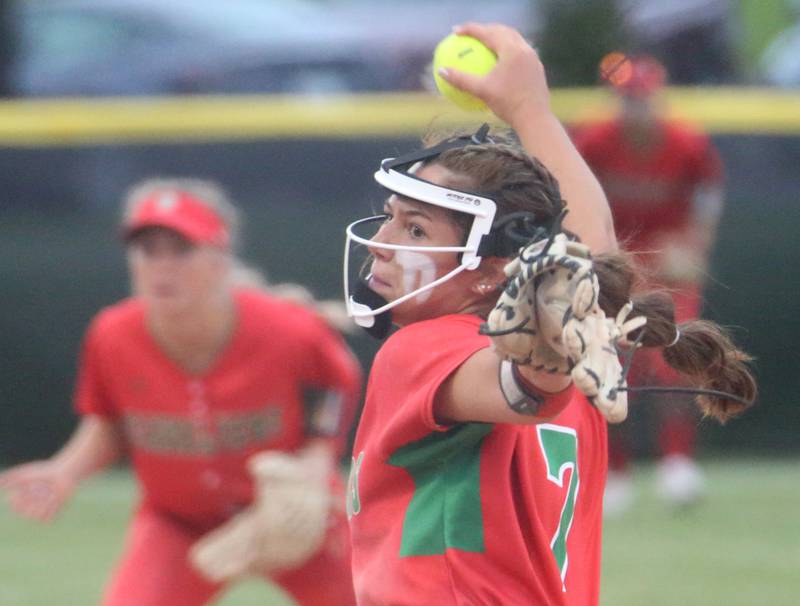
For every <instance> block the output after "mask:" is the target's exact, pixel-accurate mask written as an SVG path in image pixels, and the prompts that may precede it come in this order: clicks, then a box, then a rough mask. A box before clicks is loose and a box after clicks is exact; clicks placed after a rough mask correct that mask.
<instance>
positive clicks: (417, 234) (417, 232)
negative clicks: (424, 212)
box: [408, 223, 427, 240]
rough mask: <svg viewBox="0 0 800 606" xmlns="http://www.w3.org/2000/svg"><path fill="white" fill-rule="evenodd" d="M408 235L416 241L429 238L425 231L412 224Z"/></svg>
mask: <svg viewBox="0 0 800 606" xmlns="http://www.w3.org/2000/svg"><path fill="white" fill-rule="evenodd" d="M408 233H410V234H411V237H412V238H414V239H415V240H419V239H422V238H424V237H426V236H427V234H426V233H425V230H424V229H422V228H421V227H420V226H419V225H416V224H414V223H412V224H411V225H410V226H409V228H408Z"/></svg>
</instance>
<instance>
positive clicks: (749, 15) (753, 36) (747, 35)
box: [736, 0, 800, 76]
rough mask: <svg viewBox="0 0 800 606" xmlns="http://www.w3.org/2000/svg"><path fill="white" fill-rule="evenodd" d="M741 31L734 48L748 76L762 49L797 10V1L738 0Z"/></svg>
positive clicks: (791, 21) (788, 23)
mask: <svg viewBox="0 0 800 606" xmlns="http://www.w3.org/2000/svg"><path fill="white" fill-rule="evenodd" d="M736 9H737V10H738V17H739V22H740V29H741V34H740V35H739V36H737V37H736V40H737V42H738V47H739V48H738V49H737V50H738V51H739V54H740V57H741V60H742V61H743V63H744V64H745V67H746V68H747V69H748V70H749V71H750V75H751V76H752V75H753V73H754V72H755V70H756V66H757V64H758V60H759V58H760V57H761V53H762V52H763V51H764V49H765V48H766V47H767V46H768V45H769V43H770V42H772V41H773V40H774V39H775V36H776V35H778V34H779V33H780V32H781V31H783V30H784V29H786V28H787V27H790V26H791V24H792V23H793V22H794V18H795V16H797V15H798V13H800V2H790V0H769V1H768V2H764V1H763V0H739V2H738V3H737V4H736Z"/></svg>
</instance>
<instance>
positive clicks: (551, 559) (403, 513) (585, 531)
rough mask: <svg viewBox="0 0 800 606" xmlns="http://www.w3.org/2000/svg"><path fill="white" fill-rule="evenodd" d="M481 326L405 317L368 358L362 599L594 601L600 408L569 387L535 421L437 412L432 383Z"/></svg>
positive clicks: (355, 499)
mask: <svg viewBox="0 0 800 606" xmlns="http://www.w3.org/2000/svg"><path fill="white" fill-rule="evenodd" d="M479 324H480V319H479V318H477V317H475V316H469V315H451V316H444V317H441V318H437V319H434V320H428V321H424V322H418V323H415V324H411V325H409V326H407V327H404V328H402V329H400V330H399V331H398V332H396V333H395V334H394V335H392V336H391V338H389V340H388V341H387V342H386V343H385V344H384V346H383V347H382V348H381V350H380V351H379V352H378V355H377V356H376V357H375V361H374V364H373V367H372V372H371V376H370V381H369V385H368V388H367V398H366V403H365V408H364V411H363V414H362V417H361V421H360V424H359V428H358V433H357V435H356V441H355V447H354V454H353V466H352V470H351V479H350V485H349V487H348V514H349V516H350V529H351V537H352V543H353V575H354V583H355V588H356V595H357V598H358V603H359V604H360V605H361V606H379V605H389V604H391V605H392V606H405V605H408V606H412V605H413V606H418V605H419V604H436V605H437V606H448V605H451V604H452V605H455V604H458V605H471V606H472V605H477V604H503V605H506V606H514V605H523V604H524V605H526V606H529V605H531V604H536V605H553V606H567V605H573V606H577V605H580V606H591V605H592V604H597V601H598V594H599V584H600V535H601V527H602V497H603V488H604V485H605V476H606V463H607V453H606V424H605V421H604V420H603V418H602V416H601V415H600V414H599V412H598V411H597V410H595V409H594V407H592V406H591V405H590V404H589V403H588V402H587V400H586V399H585V398H584V397H583V395H581V394H579V393H578V392H577V391H572V392H571V393H572V394H573V395H572V396H571V399H570V401H569V403H568V404H567V405H566V408H565V409H564V410H563V412H562V413H560V414H559V415H558V416H557V417H556V418H555V419H553V420H552V421H551V422H548V423H543V424H539V425H509V424H497V425H492V424H486V423H460V424H456V425H452V426H447V427H442V426H439V425H437V424H436V421H435V420H434V416H433V402H434V397H435V394H436V392H437V390H438V389H439V386H440V385H441V384H442V383H443V382H444V381H445V379H446V378H447V377H448V376H449V375H450V374H451V373H452V372H453V371H454V370H456V369H457V368H458V367H459V366H460V365H461V364H462V363H463V362H464V361H465V360H466V359H467V358H469V357H470V356H471V355H472V354H474V353H475V352H476V351H478V350H480V349H482V348H484V347H488V346H489V340H488V338H487V337H484V336H481V335H479V334H478V326H479Z"/></svg>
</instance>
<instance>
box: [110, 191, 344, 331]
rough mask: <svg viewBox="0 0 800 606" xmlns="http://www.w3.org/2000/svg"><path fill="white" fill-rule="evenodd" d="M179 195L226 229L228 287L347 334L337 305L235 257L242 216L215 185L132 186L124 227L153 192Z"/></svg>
mask: <svg viewBox="0 0 800 606" xmlns="http://www.w3.org/2000/svg"><path fill="white" fill-rule="evenodd" d="M161 191H181V192H184V193H187V194H189V195H191V196H192V197H193V198H195V199H196V200H197V201H198V202H200V203H201V204H203V205H205V206H207V207H208V208H210V209H211V210H213V211H214V212H216V213H217V214H218V215H219V217H220V218H221V219H222V221H223V223H225V226H226V227H227V229H228V233H229V237H230V247H231V251H232V252H231V259H232V263H231V273H230V283H231V285H233V286H234V287H237V288H255V289H259V290H263V291H265V292H268V293H270V294H271V295H273V296H275V297H278V298H280V299H286V300H288V301H293V302H294V303H297V304H299V305H303V306H305V307H308V308H310V309H313V310H314V311H316V312H317V314H319V315H320V316H321V317H322V318H323V319H324V320H325V321H326V322H327V323H328V324H330V325H331V326H332V327H334V328H336V329H337V330H339V331H341V332H350V331H353V330H354V329H355V324H354V323H353V322H352V320H350V318H349V317H348V316H347V312H346V310H345V307H344V305H343V304H342V303H341V302H339V301H330V300H324V301H319V300H317V299H315V298H314V295H313V294H312V293H311V291H310V290H308V289H307V288H306V287H305V286H302V285H300V284H296V283H293V282H286V283H282V284H271V283H270V282H269V281H268V280H267V277H266V275H265V274H264V272H263V271H261V270H259V269H257V268H256V267H253V266H252V265H250V264H248V263H246V262H244V261H243V260H242V259H241V258H239V256H238V255H237V254H236V251H238V250H239V246H240V244H241V213H240V212H239V209H238V208H237V207H236V205H235V204H234V203H233V200H232V199H231V197H230V196H229V195H228V193H227V192H226V191H225V190H224V189H223V188H222V187H221V186H220V185H218V184H217V183H215V182H214V181H210V180H207V179H197V178H193V177H177V178H165V177H155V178H151V179H146V180H144V181H140V182H139V183H136V184H134V185H133V186H132V187H131V188H130V189H129V190H128V191H127V193H126V194H125V198H124V200H125V201H124V205H123V216H122V221H123V223H124V222H126V221H127V220H128V219H129V218H130V217H131V216H132V215H133V213H134V212H135V210H136V208H137V206H138V205H139V204H140V203H141V202H142V200H145V199H147V198H149V197H150V196H151V195H152V194H153V193H155V192H161Z"/></svg>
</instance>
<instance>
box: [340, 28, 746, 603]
mask: <svg viewBox="0 0 800 606" xmlns="http://www.w3.org/2000/svg"><path fill="white" fill-rule="evenodd" d="M457 31H458V32H460V33H465V34H469V35H472V36H475V37H476V38H478V39H480V40H481V41H482V42H484V43H485V44H486V45H487V46H489V47H490V48H491V49H492V50H494V51H495V52H496V53H497V55H498V57H499V60H498V63H497V66H496V67H495V68H494V70H493V71H492V72H490V73H489V74H488V75H487V76H485V77H471V76H468V75H466V74H459V73H456V72H454V71H451V72H446V73H444V74H443V76H445V77H447V79H448V80H449V81H450V82H452V83H453V84H454V85H456V86H458V87H459V88H462V89H465V90H467V91H468V92H471V93H473V94H476V95H477V96H479V97H480V98H482V99H483V100H484V101H486V103H487V104H488V106H489V107H490V108H491V109H492V111H494V113H495V114H496V115H497V116H498V117H500V118H501V119H503V120H504V121H506V122H507V123H508V124H509V125H511V126H512V127H514V128H515V129H516V130H517V133H518V134H519V136H520V139H521V141H522V143H523V144H524V145H525V149H526V150H527V152H528V153H530V154H533V155H534V156H535V157H536V158H538V159H539V160H541V161H542V162H541V163H540V162H539V160H537V159H534V158H532V157H531V156H529V155H528V154H527V153H526V152H525V151H523V150H522V149H521V148H520V147H519V146H518V145H516V144H514V143H511V142H510V140H508V139H506V138H494V135H492V134H488V135H487V131H486V129H485V128H481V129H479V130H478V132H476V133H475V134H474V135H471V136H470V135H466V136H463V137H457V138H450V139H445V140H444V141H441V142H438V143H436V144H434V145H433V146H431V147H428V148H426V149H423V150H420V151H419V152H412V153H410V154H407V155H404V156H401V157H399V158H395V159H391V160H385V161H384V162H383V163H382V165H381V168H380V169H379V170H378V171H377V172H376V180H377V181H378V182H379V183H380V184H381V185H383V186H384V187H386V188H387V189H388V190H389V193H390V195H389V197H388V199H387V200H386V203H385V206H384V213H385V214H384V215H382V216H378V217H372V218H369V219H363V220H361V221H357V222H355V223H354V224H352V225H351V226H350V227H348V229H347V233H348V255H347V257H346V261H345V263H346V265H347V263H348V261H352V260H353V259H354V256H355V254H356V253H357V252H358V251H359V247H358V246H357V245H356V244H360V245H363V246H365V248H366V252H368V253H369V256H368V257H367V268H368V274H367V275H366V276H365V277H364V280H363V281H362V282H359V283H354V284H353V286H354V288H353V290H352V291H350V284H349V282H348V281H346V282H347V288H348V292H352V297H351V298H348V301H349V310H350V313H351V314H352V315H353V316H354V317H355V318H356V320H357V322H359V323H360V324H361V325H362V326H365V327H366V328H367V329H368V330H369V331H370V332H371V333H372V334H373V335H375V336H385V334H386V333H387V332H388V329H389V327H390V323H394V324H396V325H399V326H400V328H399V330H397V331H396V332H394V333H393V334H392V335H391V336H390V337H389V338H388V340H387V341H386V343H385V344H384V345H383V346H382V348H381V349H380V351H379V352H378V354H377V356H376V357H375V360H374V364H373V366H372V370H371V373H370V379H369V384H368V388H367V397H366V403H365V407H364V411H363V414H362V417H361V420H360V423H359V427H358V431H357V435H356V440H355V445H354V451H353V463H352V467H351V476H350V482H349V486H348V513H349V515H350V528H351V536H352V541H353V575H354V584H355V587H356V594H357V597H358V600H359V604H361V605H363V606H376V605H388V604H392V605H393V606H405V605H417V604H437V605H441V606H444V605H449V604H506V605H522V604H526V605H527V604H548V605H556V606H557V605H567V604H571V605H581V606H587V605H592V604H597V603H598V594H599V582H600V535H601V527H602V497H603V487H604V482H605V474H606V447H607V437H606V421H605V419H604V418H603V415H602V414H601V413H600V411H599V409H598V408H595V407H594V406H592V405H591V404H590V403H589V401H588V400H587V398H586V397H585V396H584V395H583V394H582V393H580V392H578V391H577V390H575V389H573V388H572V386H571V384H570V383H571V381H570V375H569V374H568V373H569V371H567V374H564V373H561V372H549V371H546V370H544V371H543V370H537V369H536V368H535V366H534V365H533V362H530V363H512V362H510V361H509V360H508V359H507V358H506V359H504V360H503V361H501V358H500V356H499V355H498V354H497V353H496V351H495V350H494V349H493V348H492V347H491V345H492V341H491V340H490V338H489V337H486V336H482V335H481V334H479V332H478V331H479V326H481V324H482V321H484V320H485V319H486V318H487V314H489V312H490V310H492V307H493V306H494V305H495V303H496V302H497V300H498V295H499V294H500V292H501V290H502V288H503V285H504V284H505V282H506V275H505V273H504V266H505V265H506V263H507V262H508V261H509V259H511V258H513V257H515V256H516V254H517V251H518V249H519V246H520V241H519V237H522V239H523V241H526V240H527V238H528V237H529V236H530V235H531V233H536V228H540V227H541V228H549V229H555V227H554V225H553V224H554V222H557V221H558V220H559V216H560V214H561V212H562V209H563V206H564V200H562V194H563V196H564V199H566V203H567V206H568V208H569V209H570V213H569V214H568V215H567V225H568V227H569V229H571V230H574V231H575V232H577V233H578V234H581V235H582V236H583V237H584V239H585V240H586V241H587V242H590V243H591V245H592V247H593V248H594V250H595V251H597V252H598V253H608V254H605V255H599V256H596V257H595V268H596V271H597V272H598V277H599V278H600V293H601V299H602V303H603V306H604V307H605V308H606V311H607V312H608V313H611V314H615V313H616V312H617V310H619V309H620V308H622V307H623V306H624V305H625V303H627V302H628V300H629V297H630V296H631V292H630V286H631V279H632V274H631V269H630V267H629V266H628V265H626V263H625V259H624V257H619V256H618V255H616V254H615V253H614V252H613V251H614V250H615V248H616V242H615V239H614V232H613V229H612V227H611V223H610V217H609V211H608V208H607V205H606V202H605V199H604V197H603V193H602V190H601V189H600V187H599V186H598V184H597V182H596V181H595V179H594V177H593V176H592V174H591V172H590V171H589V170H588V169H587V167H586V165H585V164H584V162H583V160H582V159H581V157H580V155H579V154H578V153H577V151H576V150H575V148H574V147H573V146H572V144H571V142H570V139H569V137H568V136H567V135H566V134H565V131H564V130H563V128H562V126H561V125H560V123H559V122H558V121H557V119H556V118H555V117H554V115H553V113H552V112H551V110H550V107H549V99H548V90H547V85H546V81H545V77H544V70H543V68H542V65H541V63H540V62H539V59H538V57H537V55H536V53H535V51H534V50H533V49H532V48H531V47H530V46H529V45H528V44H527V43H526V42H525V40H524V39H523V38H522V37H521V36H520V35H519V34H518V33H517V32H516V31H514V30H512V29H510V28H507V27H505V26H499V25H493V26H482V25H477V24H470V25H468V26H465V27H462V28H459V29H458V30H457ZM545 165H547V166H550V167H551V168H552V172H553V174H555V175H556V176H557V177H558V182H557V181H556V180H555V179H554V177H553V176H552V175H551V173H550V172H548V170H547V169H545V168H544V166H545ZM559 183H560V189H559ZM491 203H493V204H494V205H496V214H495V216H494V217H491V216H490V213H489V214H486V212H485V210H486V209H491V208H492V207H493V204H491ZM370 224H372V225H376V226H378V227H377V232H376V233H374V234H372V235H371V237H366V236H364V235H361V233H362V230H364V231H365V230H366V229H367V226H368V225H370ZM367 233H368V232H367ZM539 235H540V236H541V233H540V234H539ZM518 236H519V237H518ZM540 242H543V240H540ZM474 262H477V265H475V263H474ZM358 265H359V264H358V263H353V266H354V267H358ZM542 279H543V281H546V280H547V277H546V276H544V277H543V278H542ZM508 292H509V288H506V290H505V292H504V294H503V296H505V294H506V293H508ZM634 299H635V305H634V313H638V314H646V315H647V316H648V327H649V330H647V331H646V332H645V336H644V338H645V341H644V343H645V345H648V346H654V347H663V346H664V345H666V344H667V343H669V342H670V340H671V339H673V338H674V335H675V332H676V326H675V324H674V323H673V322H672V321H671V316H670V313H671V311H672V309H671V304H670V303H671V302H670V300H669V298H668V297H667V298H665V297H664V296H663V295H657V294H647V295H646V296H636V297H634ZM656 302H658V305H656ZM536 309H537V312H538V311H541V309H542V308H540V307H538V306H537V307H536ZM561 318H562V316H561V315H559V317H558V323H559V326H560V324H561ZM681 329H682V330H685V331H686V332H687V334H690V335H692V336H699V337H703V338H707V339H708V341H705V343H707V344H710V343H714V344H715V345H716V347H718V348H719V349H716V352H715V353H717V354H718V353H719V351H721V350H726V349H727V350H728V353H730V354H733V353H734V352H733V351H732V350H731V348H732V344H731V343H730V341H727V340H726V339H725V338H724V337H723V335H722V334H721V333H720V332H719V331H718V330H717V329H716V328H715V327H713V326H711V325H697V324H691V325H684V326H682V327H681ZM494 343H495V346H497V341H496V340H495V341H494ZM674 353H675V354H676V355H678V356H680V360H674V361H675V363H676V365H677V366H680V367H681V368H682V370H684V371H687V372H690V373H691V374H694V375H695V376H696V377H697V378H701V379H702V380H707V381H710V380H711V378H710V377H707V376H705V375H704V373H705V371H706V370H707V369H706V368H705V367H704V364H702V363H701V364H700V365H699V367H695V366H692V364H691V363H689V362H688V360H689V359H690V358H691V356H689V354H692V355H697V356H699V358H701V359H706V358H707V356H708V355H710V352H709V351H708V350H703V349H700V350H697V347H696V342H695V341H694V339H686V340H683V341H681V343H680V344H679V345H678V346H676V350H675V352H674ZM607 355H609V356H610V358H613V359H616V354H615V352H614V351H613V350H612V351H611V353H610V354H607ZM711 355H714V354H711ZM697 359H698V358H695V359H694V361H695V362H696V361H697ZM726 360H728V361H727V363H726V364H725V365H724V367H722V368H719V369H718V370H719V371H720V375H719V376H718V377H716V378H715V380H714V381H713V384H715V385H718V386H724V387H733V388H735V389H736V390H737V391H739V392H744V394H745V395H746V396H749V397H752V396H753V391H752V388H753V387H754V386H753V383H752V378H751V377H750V375H749V374H748V373H747V371H746V370H745V369H744V367H743V366H742V365H741V363H740V362H738V361H737V360H736V359H734V357H733V356H732V357H730V358H726ZM723 377H724V378H723ZM716 380H720V383H716ZM705 404H706V405H707V406H708V408H707V412H708V413H709V414H714V415H717V416H720V417H722V418H724V417H726V416H727V415H729V414H731V413H733V412H734V410H736V409H740V408H741V406H740V405H738V404H735V403H733V402H731V401H729V400H724V399H723V400H718V399H707V400H706V401H705Z"/></svg>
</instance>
